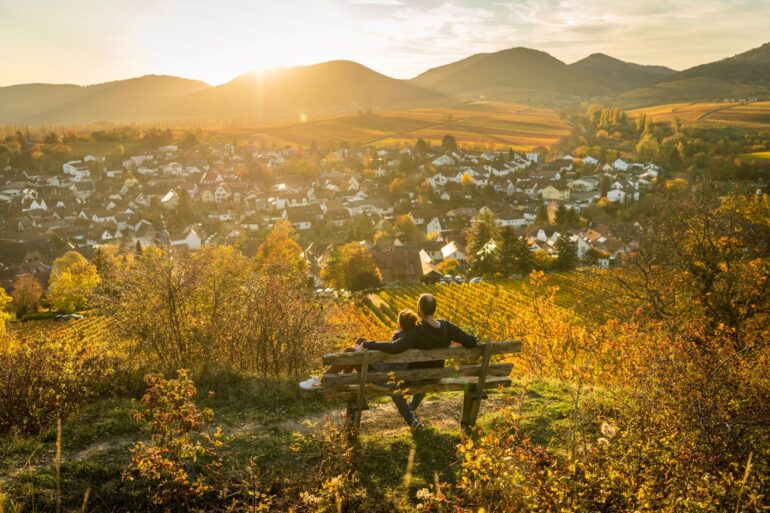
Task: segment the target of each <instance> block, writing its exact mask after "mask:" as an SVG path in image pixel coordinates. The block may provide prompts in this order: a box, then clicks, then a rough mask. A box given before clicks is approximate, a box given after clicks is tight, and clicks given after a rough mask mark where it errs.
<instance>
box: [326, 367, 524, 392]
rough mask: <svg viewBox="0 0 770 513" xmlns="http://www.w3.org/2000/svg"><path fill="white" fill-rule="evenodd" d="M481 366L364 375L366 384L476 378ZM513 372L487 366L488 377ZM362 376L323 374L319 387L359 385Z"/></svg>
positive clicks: (510, 368) (356, 374)
mask: <svg viewBox="0 0 770 513" xmlns="http://www.w3.org/2000/svg"><path fill="white" fill-rule="evenodd" d="M481 369H482V366H481V365H463V366H461V367H459V368H456V369H455V368H451V367H442V368H437V369H405V370H398V371H391V372H369V373H368V374H367V375H366V382H367V383H388V382H389V381H392V380H391V378H393V379H394V380H396V381H406V382H409V381H419V380H426V379H441V378H457V377H463V376H465V377H469V376H473V377H478V376H479V374H480V373H481ZM512 370H513V364H512V363H498V364H492V365H490V366H489V374H488V375H489V376H495V377H501V376H509V375H510V374H511V371H512ZM361 379H362V376H361V375H360V374H358V373H351V374H324V375H323V376H321V386H322V387H326V388H338V387H340V386H344V385H354V384H356V383H359V382H360V380H361Z"/></svg>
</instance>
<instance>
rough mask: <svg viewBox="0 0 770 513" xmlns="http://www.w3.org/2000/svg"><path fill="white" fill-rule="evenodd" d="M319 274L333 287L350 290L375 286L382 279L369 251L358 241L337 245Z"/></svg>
mask: <svg viewBox="0 0 770 513" xmlns="http://www.w3.org/2000/svg"><path fill="white" fill-rule="evenodd" d="M321 276H322V277H323V279H324V280H326V281H327V282H328V283H330V284H332V285H333V286H334V287H337V288H341V289H348V290H352V291H357V290H364V289H369V288H372V287H376V286H377V285H379V284H380V282H381V281H382V274H381V273H380V269H379V268H378V267H377V264H376V263H375V262H374V259H373V258H372V253H371V251H369V248H368V247H367V246H365V245H364V244H361V243H358V242H350V243H348V244H345V245H343V246H340V247H338V248H337V249H336V250H335V251H334V254H333V255H332V257H331V259H330V260H329V261H328V263H327V264H326V267H324V269H323V272H322V275H321Z"/></svg>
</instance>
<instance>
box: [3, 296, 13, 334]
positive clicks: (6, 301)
mask: <svg viewBox="0 0 770 513" xmlns="http://www.w3.org/2000/svg"><path fill="white" fill-rule="evenodd" d="M11 302H13V298H12V297H11V296H9V295H8V294H6V293H5V289H3V288H2V287H0V338H2V336H3V335H4V334H5V323H6V322H8V321H9V320H11V319H12V318H13V315H12V314H11V313H10V312H9V311H8V307H9V306H10V304H11Z"/></svg>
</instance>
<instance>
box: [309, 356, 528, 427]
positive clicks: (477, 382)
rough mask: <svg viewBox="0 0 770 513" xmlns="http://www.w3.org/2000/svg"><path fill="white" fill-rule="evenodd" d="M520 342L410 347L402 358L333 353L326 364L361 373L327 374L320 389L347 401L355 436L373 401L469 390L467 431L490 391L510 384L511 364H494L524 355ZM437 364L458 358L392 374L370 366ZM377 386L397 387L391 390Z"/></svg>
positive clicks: (465, 412)
mask: <svg viewBox="0 0 770 513" xmlns="http://www.w3.org/2000/svg"><path fill="white" fill-rule="evenodd" d="M520 350H521V342H520V341H507V342H487V343H482V344H479V345H478V346H477V347H473V348H466V347H462V346H456V347H454V346H453V347H448V348H444V349H432V350H418V349H410V350H408V351H405V352H403V353H399V354H388V353H383V352H381V351H368V350H364V351H361V352H357V353H353V352H351V353H332V354H326V355H324V357H323V363H324V366H328V365H354V366H359V365H360V366H361V367H360V368H361V371H360V372H352V373H347V374H324V375H323V376H321V386H320V388H319V389H318V391H319V392H320V393H321V394H323V395H326V396H330V397H333V398H337V399H342V400H345V401H347V403H348V407H347V412H346V422H347V425H348V426H349V427H350V428H351V431H352V433H353V435H354V436H355V433H357V432H358V429H359V427H360V425H361V413H362V412H364V411H365V410H368V409H369V406H368V404H367V399H369V398H372V397H376V396H382V395H391V394H393V393H400V391H402V390H406V391H408V393H409V394H415V393H419V392H444V391H451V390H462V391H464V393H465V394H464V399H463V413H462V419H461V420H460V423H461V425H462V426H463V428H464V429H466V430H467V429H470V428H472V427H473V426H474V425H475V424H476V419H477V418H478V415H479V407H480V405H481V400H482V399H484V398H486V391H487V390H489V389H495V388H497V387H500V386H504V387H507V386H510V385H511V379H510V374H511V370H512V369H513V364H511V363H491V360H492V357H493V356H495V355H505V354H513V353H518V352H519V351H520ZM436 360H452V362H446V364H445V367H443V368H427V369H407V370H394V371H390V372H374V371H372V370H371V369H370V368H369V366H370V365H371V364H376V363H416V362H432V361H436ZM458 360H460V361H475V362H476V363H474V364H462V365H456V366H455V365H453V363H454V361H458ZM373 383H377V384H385V383H394V384H395V385H394V387H393V388H392V389H391V390H383V389H382V386H376V387H375V386H372V384H373Z"/></svg>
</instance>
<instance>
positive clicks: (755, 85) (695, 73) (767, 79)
mask: <svg viewBox="0 0 770 513" xmlns="http://www.w3.org/2000/svg"><path fill="white" fill-rule="evenodd" d="M751 97H760V98H767V97H770V43H766V44H764V45H762V46H760V47H758V48H754V49H752V50H749V51H747V52H744V53H741V54H738V55H734V56H732V57H728V58H725V59H722V60H719V61H715V62H710V63H707V64H701V65H698V66H694V67H692V68H689V69H686V70H684V71H680V72H678V73H672V74H669V75H666V76H664V77H662V78H661V79H660V81H659V82H657V83H655V84H652V85H649V86H646V87H641V88H637V89H632V90H629V91H624V92H622V93H621V94H619V95H617V96H616V97H615V98H614V101H616V103H618V105H620V106H622V107H629V108H636V107H648V106H651V105H656V104H661V103H672V102H692V101H712V100H722V99H725V98H751Z"/></svg>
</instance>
